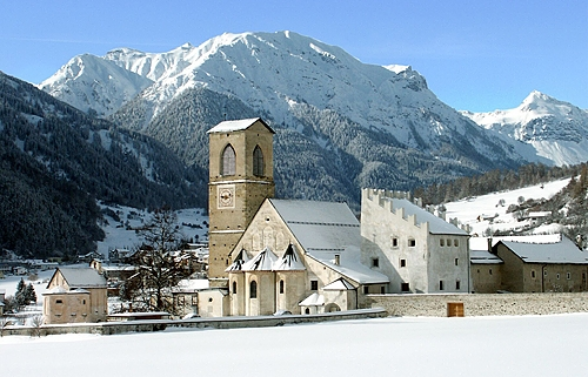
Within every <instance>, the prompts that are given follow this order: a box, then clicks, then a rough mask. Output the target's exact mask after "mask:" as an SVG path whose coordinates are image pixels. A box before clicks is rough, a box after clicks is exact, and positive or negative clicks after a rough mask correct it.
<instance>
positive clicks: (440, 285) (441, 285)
mask: <svg viewBox="0 0 588 377" xmlns="http://www.w3.org/2000/svg"><path fill="white" fill-rule="evenodd" d="M443 289H445V287H444V286H443V280H439V290H440V291H442V290H443Z"/></svg>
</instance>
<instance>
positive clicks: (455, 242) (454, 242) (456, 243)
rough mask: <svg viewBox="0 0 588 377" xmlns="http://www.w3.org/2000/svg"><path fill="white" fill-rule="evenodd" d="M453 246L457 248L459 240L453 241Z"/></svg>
mask: <svg viewBox="0 0 588 377" xmlns="http://www.w3.org/2000/svg"><path fill="white" fill-rule="evenodd" d="M453 246H455V247H458V246H459V240H458V239H457V238H456V239H454V240H453Z"/></svg>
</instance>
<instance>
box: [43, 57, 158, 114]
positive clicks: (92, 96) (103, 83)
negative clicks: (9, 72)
mask: <svg viewBox="0 0 588 377" xmlns="http://www.w3.org/2000/svg"><path fill="white" fill-rule="evenodd" d="M152 83H153V82H152V81H151V80H150V79H149V78H147V77H142V76H140V75H137V74H135V73H133V72H131V71H128V70H126V69H122V68H120V67H119V66H118V65H116V64H113V63H112V62H110V61H108V60H105V59H102V58H99V57H96V56H94V55H89V54H85V55H79V56H76V57H74V58H73V59H71V60H70V61H69V62H68V63H67V64H66V65H64V66H63V67H61V69H60V70H59V71H58V72H57V73H56V74H54V75H53V76H51V77H50V78H48V79H47V80H45V81H43V82H42V83H41V84H39V88H40V89H42V90H44V91H46V92H47V93H49V94H51V95H52V96H54V97H56V98H58V99H60V100H62V101H64V102H67V103H69V104H70V105H73V106H74V107H76V108H78V109H80V110H82V111H85V112H91V111H89V110H90V109H92V110H94V111H95V112H96V114H97V115H99V116H106V115H110V114H112V113H114V112H115V111H116V110H118V109H119V108H120V107H121V106H122V105H123V104H124V103H125V102H127V101H129V100H130V99H132V98H133V97H135V96H136V95H137V94H138V93H139V92H140V91H141V90H143V89H145V88H146V87H148V86H149V85H151V84H152Z"/></svg>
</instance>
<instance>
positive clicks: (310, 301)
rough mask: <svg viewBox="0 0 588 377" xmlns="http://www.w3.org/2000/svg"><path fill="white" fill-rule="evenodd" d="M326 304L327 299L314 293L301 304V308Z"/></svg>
mask: <svg viewBox="0 0 588 377" xmlns="http://www.w3.org/2000/svg"><path fill="white" fill-rule="evenodd" d="M324 304H325V297H324V296H323V295H319V294H318V293H316V292H315V293H313V294H311V295H310V296H308V297H307V298H305V299H304V300H302V302H300V304H298V305H300V306H322V305H324Z"/></svg>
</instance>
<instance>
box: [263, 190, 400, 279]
mask: <svg viewBox="0 0 588 377" xmlns="http://www.w3.org/2000/svg"><path fill="white" fill-rule="evenodd" d="M269 200H270V202H271V204H272V205H273V206H274V208H275V209H276V211H277V212H278V214H279V215H280V217H281V218H282V219H283V220H284V222H285V223H286V225H287V226H288V228H289V229H290V231H291V232H292V234H293V235H294V237H296V239H297V240H298V242H299V243H300V245H301V246H302V247H303V248H304V250H305V251H306V253H307V255H309V256H311V257H312V258H313V259H315V260H317V261H318V262H320V263H322V264H324V265H326V266H328V267H329V268H331V269H333V270H335V271H337V272H338V273H340V274H342V275H344V276H346V277H348V278H350V279H351V280H353V281H357V282H358V283H360V284H374V283H387V282H388V281H389V279H388V277H386V276H385V275H383V274H381V273H379V272H377V271H373V270H371V269H370V268H368V267H366V266H364V265H363V264H361V262H360V246H361V232H360V225H359V221H358V220H357V218H356V217H355V215H354V214H353V212H351V209H349V207H348V206H347V204H345V203H335V202H319V201H309V200H278V199H269ZM335 255H339V256H340V262H339V265H336V264H335V261H334V259H335Z"/></svg>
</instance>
